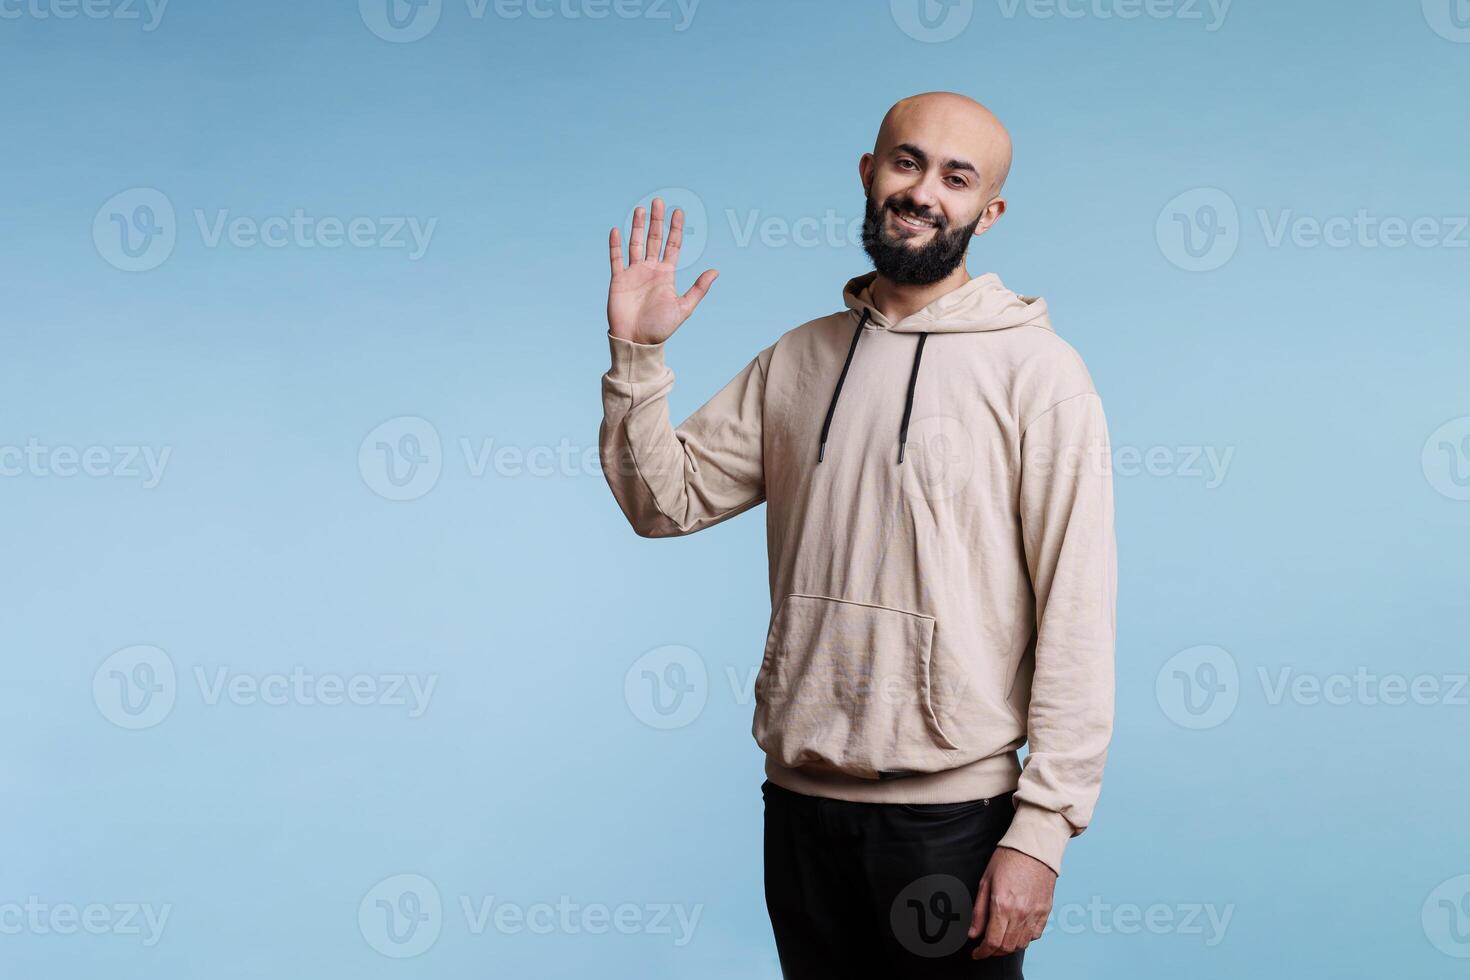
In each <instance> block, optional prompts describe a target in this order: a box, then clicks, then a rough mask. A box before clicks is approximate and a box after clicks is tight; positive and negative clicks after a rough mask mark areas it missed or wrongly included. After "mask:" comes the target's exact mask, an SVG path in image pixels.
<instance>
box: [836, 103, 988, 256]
mask: <svg viewBox="0 0 1470 980" xmlns="http://www.w3.org/2000/svg"><path fill="white" fill-rule="evenodd" d="M1010 161H1011V141H1010V136H1009V134H1007V133H1006V131H1005V127H1004V126H1002V125H1001V124H1000V120H998V119H996V118H995V116H994V115H993V114H992V113H991V112H990V111H989V110H988V109H986V108H985V107H984V106H982V105H980V103H978V102H976V101H974V100H973V99H970V98H967V97H965V96H962V95H956V94H954V93H950V92H929V93H925V94H924V95H916V96H913V97H912V98H908V99H904V100H903V101H902V102H899V103H898V104H897V105H895V106H894V107H893V108H892V109H890V110H889V111H888V114H887V115H886V116H884V118H883V125H882V126H881V127H880V128H879V131H878V140H877V144H876V145H875V146H874V148H873V152H872V153H865V154H863V157H862V160H861V161H860V162H859V164H858V172H859V175H860V176H861V177H862V181H863V188H864V190H865V191H866V193H867V209H866V220H865V222H864V225H863V247H864V248H865V249H866V250H867V252H868V255H869V257H871V258H872V260H873V265H874V267H875V268H876V269H877V270H878V272H879V274H881V275H883V276H885V277H887V278H888V279H891V280H892V281H894V282H897V283H904V284H911V285H925V284H928V283H932V282H937V281H939V280H940V279H943V278H944V277H945V276H947V275H949V274H950V273H951V272H953V271H954V270H955V269H956V268H958V267H959V265H960V263H962V262H963V261H964V258H965V250H966V249H967V248H968V247H969V242H970V238H971V236H972V235H978V234H983V233H984V232H985V230H986V229H988V228H989V227H990V226H991V225H992V224H994V223H995V220H996V219H997V218H999V217H1000V215H1001V214H1002V213H1003V212H1004V211H1005V201H1004V200H1003V199H1001V198H1000V197H999V194H1000V189H1001V186H1002V184H1004V182H1005V178H1006V174H1007V173H1008V172H1009V170H1010Z"/></svg>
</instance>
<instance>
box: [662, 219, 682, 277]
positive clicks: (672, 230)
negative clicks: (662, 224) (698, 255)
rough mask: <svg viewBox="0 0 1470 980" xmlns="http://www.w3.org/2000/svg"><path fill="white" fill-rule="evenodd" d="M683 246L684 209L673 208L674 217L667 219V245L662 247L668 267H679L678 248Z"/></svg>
mask: <svg viewBox="0 0 1470 980" xmlns="http://www.w3.org/2000/svg"><path fill="white" fill-rule="evenodd" d="M683 244H684V209H683V208H674V215H673V217H671V218H670V219H669V244H668V245H667V246H665V247H664V261H665V262H667V263H668V264H669V265H672V266H675V267H677V266H678V265H679V246H681V245H683Z"/></svg>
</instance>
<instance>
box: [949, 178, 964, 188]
mask: <svg viewBox="0 0 1470 980" xmlns="http://www.w3.org/2000/svg"><path fill="white" fill-rule="evenodd" d="M949 179H950V181H951V182H952V183H951V185H950V186H952V187H955V188H958V189H960V190H963V189H965V188H966V187H968V186H969V182H968V181H967V180H965V178H963V177H951V178H949Z"/></svg>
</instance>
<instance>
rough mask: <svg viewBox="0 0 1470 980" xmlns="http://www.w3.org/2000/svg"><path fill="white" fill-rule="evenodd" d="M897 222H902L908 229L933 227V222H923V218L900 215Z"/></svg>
mask: <svg viewBox="0 0 1470 980" xmlns="http://www.w3.org/2000/svg"><path fill="white" fill-rule="evenodd" d="M898 220H899V221H902V222H903V223H904V224H906V225H908V226H909V227H910V228H933V227H934V222H932V221H925V220H924V219H923V218H910V217H908V216H907V215H903V214H901V215H899V216H898Z"/></svg>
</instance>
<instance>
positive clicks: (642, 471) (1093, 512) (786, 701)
mask: <svg viewBox="0 0 1470 980" xmlns="http://www.w3.org/2000/svg"><path fill="white" fill-rule="evenodd" d="M1010 162H1011V144H1010V138H1009V135H1008V134H1007V133H1006V130H1005V128H1004V127H1003V126H1002V125H1001V124H1000V121H999V120H997V119H996V118H995V116H994V115H992V114H991V113H990V112H989V111H988V110H987V109H986V108H985V107H984V106H982V105H980V104H979V103H977V102H975V101H973V100H971V99H969V98H966V97H964V96H961V95H956V94H953V93H944V92H932V93H926V94H923V95H918V96H914V97H912V98H908V99H904V100H903V101H901V102H899V103H898V104H896V105H895V106H893V108H892V109H890V110H889V112H888V114H887V115H886V116H885V117H884V119H883V122H882V125H881V127H880V129H879V131H878V138H877V142H876V145H875V146H874V148H873V152H872V153H866V154H864V155H863V156H862V159H861V161H860V162H859V166H858V171H859V174H860V176H861V178H862V183H863V189H864V191H865V193H866V195H867V222H866V224H865V228H864V245H865V247H866V250H867V253H868V255H869V256H870V257H871V258H872V260H873V265H874V268H875V271H874V272H872V273H868V274H867V275H863V276H859V277H858V278H856V279H853V280H851V281H850V282H848V283H847V286H846V288H845V289H844V293H843V298H844V300H845V306H846V309H845V310H844V311H843V312H841V313H835V314H832V315H830V316H825V317H822V318H820V319H816V320H812V321H811V322H809V323H805V324H802V325H801V326H799V327H796V328H794V329H792V330H789V331H787V332H786V333H784V334H782V335H781V337H780V338H779V339H778V340H777V341H776V342H775V343H774V344H772V345H770V346H769V347H767V348H765V349H764V350H762V351H761V352H760V353H759V354H757V355H756V356H755V357H754V358H753V359H752V360H751V361H750V363H749V364H747V365H746V366H745V368H744V369H743V370H742V371H741V372H740V373H739V374H737V375H736V376H735V378H734V379H733V380H731V381H730V382H729V383H728V384H727V385H726V386H725V387H724V388H723V389H721V390H720V391H719V392H718V393H717V394H716V395H715V396H714V397H713V398H711V399H710V400H709V401H708V402H706V403H705V404H704V405H703V406H702V407H701V408H700V409H699V410H698V411H696V412H695V413H694V414H693V415H691V416H690V417H689V418H688V419H686V420H685V421H684V422H683V424H681V425H680V426H679V427H678V428H674V427H673V426H671V424H670V421H669V412H668V402H667V396H668V393H669V391H670V389H671V388H672V386H673V380H674V376H673V372H672V371H671V370H670V369H669V368H668V367H666V366H665V364H664V342H665V341H666V340H667V339H668V338H669V336H670V335H671V334H673V332H674V331H675V330H676V329H677V328H678V327H679V326H680V325H681V324H682V323H683V322H684V321H685V320H686V319H688V317H689V315H690V314H691V313H692V312H693V311H694V309H695V307H696V306H698V304H699V302H700V301H701V300H702V299H703V298H704V296H705V295H706V293H707V292H708V290H709V288H710V285H711V284H712V283H713V282H714V280H715V277H716V275H717V273H716V272H715V271H714V270H707V271H705V272H704V273H703V274H702V275H700V276H699V277H698V279H697V280H696V281H695V283H694V284H693V286H692V287H691V288H690V289H689V291H688V292H687V293H685V294H683V295H680V294H679V293H678V292H677V291H676V290H675V283H674V270H675V265H676V263H677V261H678V254H679V245H680V238H681V233H682V227H683V216H682V214H681V213H680V212H679V211H677V210H676V211H675V212H674V214H673V216H672V219H671V221H670V227H669V232H668V240H667V242H664V241H663V220H664V213H663V202H662V201H660V200H654V201H653V203H652V208H651V220H650V221H649V222H648V225H647V238H646V241H645V221H644V219H645V215H644V211H643V209H642V208H639V209H637V211H635V213H634V218H633V230H632V236H631V240H630V242H629V250H628V260H627V264H626V266H625V265H624V262H623V255H622V242H621V234H620V231H619V229H617V228H614V229H613V230H612V232H611V235H610V239H609V250H610V258H611V262H612V284H611V288H610V289H609V292H608V306H607V313H608V343H609V345H610V348H611V353H612V366H611V368H610V370H609V371H608V372H607V373H606V374H605V375H603V378H602V397H603V408H604V418H603V422H602V427H601V432H600V439H601V452H602V461H603V467H604V471H605V473H606V475H607V480H608V483H609V485H610V486H611V488H612V491H613V494H614V496H615V497H616V498H617V501H618V504H619V505H620V506H621V508H622V510H623V513H624V514H625V515H626V517H627V519H628V520H629V522H630V523H631V524H632V525H633V528H634V530H635V531H636V532H637V533H638V534H640V535H643V536H646V537H668V536H673V535H681V534H689V533H691V532H694V531H698V530H701V529H703V528H706V527H709V526H711V525H713V524H717V523H719V522H721V521H724V520H728V519H729V518H731V517H734V516H735V515H737V514H740V513H742V512H743V511H745V510H748V509H749V508H751V507H754V506H755V505H756V504H758V503H760V502H762V501H765V502H766V504H767V510H766V529H767V547H768V549H769V557H770V585H771V605H772V612H771V620H770V623H769V626H768V632H767V639H766V646H765V656H764V659H763V660H762V663H761V667H760V671H759V673H758V675H757V679H756V686H755V695H756V707H755V716H754V721H753V725H752V733H753V734H754V736H755V738H756V741H757V742H758V743H759V744H760V746H761V747H762V749H764V751H765V753H766V763H765V774H766V781H765V783H764V784H763V785H762V792H763V794H764V797H765V888H766V903H767V908H768V910H769V912H770V916H771V923H772V928H773V931H774V934H775V939H776V945H777V951H778V953H779V955H780V959H781V965H782V971H783V974H784V975H785V976H788V977H845V976H892V977H920V976H924V977H928V976H934V977H1020V976H1021V959H1022V956H1023V955H1024V949H1025V947H1026V946H1027V944H1028V943H1029V942H1030V941H1031V940H1033V939H1037V938H1039V937H1040V935H1041V932H1042V929H1043V927H1044V926H1045V924H1046V921H1047V917H1048V915H1049V913H1050V910H1051V903H1052V894H1053V889H1054V886H1055V881H1056V876H1057V874H1059V873H1060V869H1061V860H1062V853H1063V850H1064V848H1065V847H1066V845H1067V843H1068V841H1069V840H1070V838H1072V837H1074V836H1076V835H1077V834H1080V833H1081V832H1082V831H1083V829H1084V828H1085V827H1086V826H1087V824H1088V822H1089V820H1090V818H1091V815H1092V810H1093V805H1094V803H1095V801H1096V799H1097V795H1098V790H1099V786H1100V784H1101V779H1102V770H1103V764H1104V760H1105V758H1106V755H1107V748H1108V742H1109V739H1110V737H1111V732H1112V718H1113V647H1114V635H1115V629H1114V605H1115V594H1116V585H1115V543H1114V536H1113V499H1112V483H1111V477H1110V467H1109V461H1110V459H1111V456H1110V452H1109V448H1108V433H1107V425H1106V421H1105V418H1104V415H1103V410H1102V405H1101V402H1100V401H1099V398H1098V395H1097V392H1096V391H1095V390H1094V388H1093V385H1092V380H1091V378H1090V377H1089V375H1088V372H1087V369H1086V368H1085V367H1084V365H1083V363H1082V360H1081V359H1080V358H1079V357H1078V355H1077V353H1076V352H1075V351H1074V350H1073V349H1072V348H1071V347H1070V346H1068V345H1067V344H1066V343H1065V342H1064V341H1062V340H1061V339H1059V338H1058V337H1057V335H1056V334H1055V333H1054V332H1053V330H1052V327H1051V324H1050V322H1049V320H1048V315H1047V307H1046V303H1045V302H1044V301H1043V300H1041V299H1039V298H1032V297H1024V296H1019V295H1017V294H1016V293H1013V292H1011V291H1010V290H1008V289H1006V288H1005V287H1004V286H1003V285H1002V284H1001V282H1000V280H999V279H998V278H997V277H996V276H995V275H993V274H987V275H983V276H981V277H979V278H976V279H972V278H970V276H969V273H968V272H967V270H966V268H965V253H966V250H967V248H968V245H969V242H970V240H971V238H972V237H974V236H978V235H981V234H983V233H984V232H985V231H986V230H988V229H989V228H990V227H991V226H992V225H993V224H994V223H995V221H996V220H997V219H998V218H999V217H1000V216H1001V214H1002V213H1004V211H1005V207H1006V205H1005V201H1004V200H1003V199H1002V198H1001V197H1000V191H1001V186H1002V184H1003V183H1004V181H1005V178H1006V175H1007V173H1008V171H1009V169H1010ZM661 249H662V255H660V251H661ZM1023 744H1026V745H1028V754H1027V758H1026V761H1025V765H1024V768H1023V767H1022V766H1021V765H1020V763H1019V762H1018V759H1017V750H1018V749H1019V748H1020V747H1021V746H1022V745H1023ZM967 912H968V913H969V914H968V915H967V914H965V913H967Z"/></svg>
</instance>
